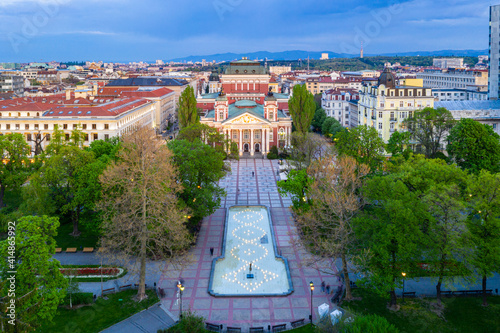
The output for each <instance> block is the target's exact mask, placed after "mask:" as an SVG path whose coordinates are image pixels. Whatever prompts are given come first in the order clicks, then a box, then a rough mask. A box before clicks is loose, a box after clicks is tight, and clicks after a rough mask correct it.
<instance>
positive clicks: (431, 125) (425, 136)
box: [404, 107, 455, 158]
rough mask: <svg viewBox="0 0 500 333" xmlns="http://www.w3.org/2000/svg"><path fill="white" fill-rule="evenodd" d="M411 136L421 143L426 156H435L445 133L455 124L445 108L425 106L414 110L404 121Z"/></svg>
mask: <svg viewBox="0 0 500 333" xmlns="http://www.w3.org/2000/svg"><path fill="white" fill-rule="evenodd" d="M404 125H405V126H406V127H407V128H408V132H410V134H411V137H412V138H413V139H414V140H416V141H417V142H418V143H419V144H421V145H422V147H423V149H424V153H425V156H426V157H427V158H432V157H435V155H436V153H437V152H438V151H439V150H440V149H441V145H442V143H443V140H444V139H445V137H444V136H445V134H446V133H448V132H449V131H450V130H451V129H452V128H453V126H454V125H455V120H454V119H453V116H452V115H451V112H450V111H448V110H446V109H445V108H437V109H434V108H430V107H426V108H424V109H423V110H421V111H415V113H414V115H413V117H409V118H407V119H406V120H405V121H404Z"/></svg>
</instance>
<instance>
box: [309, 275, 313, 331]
mask: <svg viewBox="0 0 500 333" xmlns="http://www.w3.org/2000/svg"><path fill="white" fill-rule="evenodd" d="M309 286H310V287H311V315H310V316H309V320H310V321H311V326H312V325H313V291H314V283H313V282H312V281H311V282H309Z"/></svg>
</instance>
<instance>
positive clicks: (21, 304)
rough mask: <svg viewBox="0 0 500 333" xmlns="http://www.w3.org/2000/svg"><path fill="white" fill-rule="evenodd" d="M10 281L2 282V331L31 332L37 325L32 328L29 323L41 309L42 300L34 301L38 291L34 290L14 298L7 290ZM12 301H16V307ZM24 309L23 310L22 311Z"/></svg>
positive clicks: (0, 291) (0, 297)
mask: <svg viewBox="0 0 500 333" xmlns="http://www.w3.org/2000/svg"><path fill="white" fill-rule="evenodd" d="M7 282H10V281H9V280H5V281H1V280H0V331H1V332H6V333H17V332H30V331H32V330H34V328H35V327H33V326H36V325H33V326H32V323H31V322H30V321H29V320H30V318H32V317H33V316H34V315H35V313H36V311H38V309H39V307H40V303H41V302H40V300H38V301H33V300H34V298H35V297H36V296H37V295H36V293H35V292H36V289H33V290H31V291H29V292H27V293H25V294H24V295H21V296H17V295H16V296H13V295H12V294H10V297H9V293H10V292H9V288H7V287H6V286H7ZM11 300H14V304H15V307H14V306H13V305H12V303H11ZM20 309H22V310H20Z"/></svg>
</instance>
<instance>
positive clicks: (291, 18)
mask: <svg viewBox="0 0 500 333" xmlns="http://www.w3.org/2000/svg"><path fill="white" fill-rule="evenodd" d="M499 3H500V0H499ZM490 4H491V0H487V1H485V0H411V1H407V0H370V1H361V0H343V1H340V0H176V1H173V0H0V62H34V61H52V60H55V61H82V60H87V61H98V60H103V61H115V62H119V61H123V62H125V61H127V62H128V61H141V60H142V61H154V60H156V59H162V60H169V59H173V58H178V57H185V56H190V55H207V54H216V53H226V52H234V53H244V52H255V51H271V52H276V51H286V50H306V51H332V52H337V53H353V54H357V53H359V48H360V46H361V42H363V44H364V49H365V54H382V53H394V52H413V51H436V50H447V49H453V50H463V49H473V50H484V49H487V48H488V25H489V21H488V20H489V5H490ZM207 60H210V59H207Z"/></svg>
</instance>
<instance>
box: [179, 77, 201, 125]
mask: <svg viewBox="0 0 500 333" xmlns="http://www.w3.org/2000/svg"><path fill="white" fill-rule="evenodd" d="M178 118H179V126H180V128H184V127H188V126H190V125H193V124H196V123H198V122H199V121H200V117H199V115H198V108H197V107H196V96H195V95H194V89H193V87H191V86H190V85H188V86H187V87H186V89H184V91H183V92H182V94H181V96H180V97H179V110H178Z"/></svg>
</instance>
